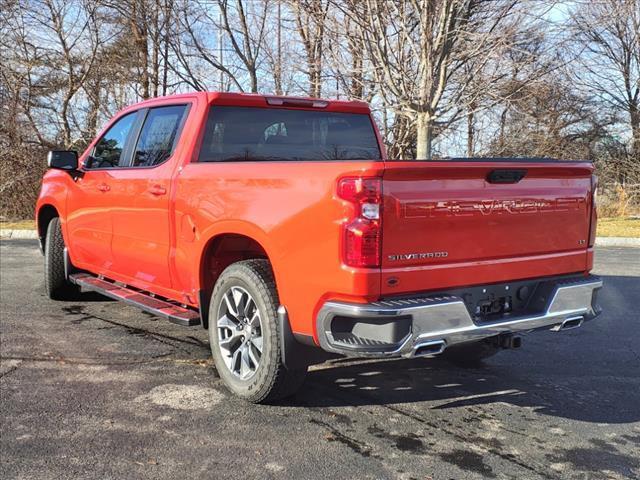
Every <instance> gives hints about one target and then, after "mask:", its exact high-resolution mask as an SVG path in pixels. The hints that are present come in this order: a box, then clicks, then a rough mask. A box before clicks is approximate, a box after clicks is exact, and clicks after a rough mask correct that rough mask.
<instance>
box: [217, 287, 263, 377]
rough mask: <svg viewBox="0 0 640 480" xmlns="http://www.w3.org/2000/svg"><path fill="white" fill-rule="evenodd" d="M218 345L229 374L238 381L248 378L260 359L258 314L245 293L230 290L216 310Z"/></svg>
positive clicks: (249, 296)
mask: <svg viewBox="0 0 640 480" xmlns="http://www.w3.org/2000/svg"><path fill="white" fill-rule="evenodd" d="M217 318H218V325H217V327H218V345H219V347H220V352H221V353H222V358H223V360H224V363H225V365H226V366H227V368H228V369H229V371H230V372H231V373H232V374H233V375H234V376H236V377H237V378H239V379H241V380H247V379H249V378H251V377H252V376H253V375H254V374H255V373H256V370H257V369H258V366H259V365H260V359H261V357H262V345H263V342H262V319H261V318H260V310H259V309H258V306H257V304H256V302H255V300H254V299H253V297H252V296H251V294H250V293H249V292H247V290H245V289H244V288H242V287H238V286H233V287H230V288H229V289H228V290H227V291H226V292H225V293H224V295H223V296H222V301H221V302H220V306H219V307H218V317H217Z"/></svg>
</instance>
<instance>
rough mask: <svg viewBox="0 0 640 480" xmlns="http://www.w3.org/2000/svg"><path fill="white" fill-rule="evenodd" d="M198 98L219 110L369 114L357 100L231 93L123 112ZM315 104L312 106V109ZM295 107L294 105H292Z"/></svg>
mask: <svg viewBox="0 0 640 480" xmlns="http://www.w3.org/2000/svg"><path fill="white" fill-rule="evenodd" d="M194 96H195V97H201V98H203V99H204V100H205V101H206V102H207V103H210V104H212V105H221V106H238V107H262V108H299V109H306V110H324V111H330V112H343V113H364V114H370V113H371V111H370V109H369V105H368V104H367V103H366V102H362V101H359V100H332V99H321V98H311V97H293V96H282V95H263V94H258V93H231V92H190V93H180V94H175V95H167V96H164V97H155V98H149V99H147V100H143V101H141V102H138V103H136V104H134V105H130V106H128V107H127V108H125V109H124V110H123V112H124V111H128V110H131V109H135V108H140V107H143V106H146V105H148V106H154V105H158V104H162V103H163V101H175V100H180V99H183V98H184V99H187V98H193V97H194ZM278 101H282V102H281V104H280V105H278V104H277V103H280V102H278ZM314 102H315V104H316V105H313V104H314ZM296 103H298V104H297V105H296Z"/></svg>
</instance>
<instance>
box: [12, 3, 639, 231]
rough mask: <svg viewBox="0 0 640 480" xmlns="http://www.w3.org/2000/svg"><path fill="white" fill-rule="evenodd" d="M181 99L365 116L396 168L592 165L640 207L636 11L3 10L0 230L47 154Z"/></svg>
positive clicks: (212, 6) (57, 6)
mask: <svg viewBox="0 0 640 480" xmlns="http://www.w3.org/2000/svg"><path fill="white" fill-rule="evenodd" d="M193 90H223V91H238V92H259V93H275V94H284V95H306V96H311V97H324V98H339V99H362V100H365V101H367V102H370V104H371V105H372V108H373V110H374V112H375V116H376V119H377V122H378V125H379V127H380V129H381V131H382V134H383V136H384V139H385V143H386V146H387V150H388V154H389V156H390V157H393V158H407V159H409V158H418V159H430V158H446V157H452V156H519V157H520V156H527V157H557V158H562V159H589V160H593V161H595V162H596V165H597V168H598V174H599V176H600V182H601V185H602V186H603V187H602V188H603V193H604V194H605V197H606V198H609V199H610V200H611V199H613V200H615V201H613V202H612V203H610V205H612V206H610V207H608V208H609V209H610V211H606V212H604V213H605V214H606V215H625V214H628V213H629V211H630V209H633V208H634V205H637V202H638V201H639V198H640V0H593V1H586V0H585V1H579V0H567V1H542V0H387V1H385V0H33V1H26V0H21V1H13V0H0V102H1V115H2V118H1V119H0V120H1V122H0V166H1V169H2V179H1V182H0V195H1V200H0V215H1V216H2V217H4V218H5V219H10V218H29V217H31V216H32V215H33V205H34V200H35V198H36V196H37V191H38V188H39V184H40V178H41V176H42V173H43V171H44V166H45V155H46V151H47V150H48V149H52V148H63V149H76V150H83V148H84V147H86V145H87V143H88V142H89V141H90V140H91V139H92V138H93V137H94V136H95V135H96V133H97V132H98V131H99V129H100V128H101V127H102V125H103V124H104V123H105V122H106V121H107V120H108V119H109V118H110V117H111V116H113V115H114V114H115V113H116V112H117V111H118V110H120V109H121V108H123V107H124V106H126V105H129V104H131V103H134V102H136V101H139V100H141V99H145V98H150V97H155V96H160V95H168V94H172V93H177V92H187V91H193Z"/></svg>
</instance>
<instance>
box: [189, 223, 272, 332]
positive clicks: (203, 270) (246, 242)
mask: <svg viewBox="0 0 640 480" xmlns="http://www.w3.org/2000/svg"><path fill="white" fill-rule="evenodd" d="M253 258H263V259H266V260H267V261H269V263H270V265H271V268H273V262H272V258H271V257H270V255H269V253H268V251H267V249H266V248H265V247H264V243H263V242H260V241H258V240H256V238H255V236H254V235H247V234H245V233H239V232H225V233H218V234H216V235H214V236H212V237H211V238H210V239H209V240H208V241H207V242H206V243H205V245H204V248H203V250H202V254H201V256H200V264H199V285H200V289H199V293H198V297H199V298H198V303H199V305H200V314H201V319H202V326H203V327H204V328H205V329H206V328H208V322H209V315H208V313H209V301H210V299H211V293H212V292H213V287H214V285H215V283H216V281H217V280H218V278H219V277H220V274H221V273H222V272H223V271H224V269H225V268H227V267H228V266H229V265H231V264H232V263H236V262H239V261H241V260H249V259H253ZM274 274H275V272H274Z"/></svg>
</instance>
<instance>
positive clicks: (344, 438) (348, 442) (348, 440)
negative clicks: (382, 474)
mask: <svg viewBox="0 0 640 480" xmlns="http://www.w3.org/2000/svg"><path fill="white" fill-rule="evenodd" d="M309 423H313V424H314V425H319V426H321V427H322V428H324V429H325V430H327V431H328V432H329V433H330V436H329V437H327V440H328V441H330V442H340V443H341V444H343V445H345V446H347V447H349V448H350V449H351V450H353V451H354V452H356V453H357V454H359V455H362V456H363V457H365V458H369V457H373V458H379V457H378V456H377V455H372V454H371V450H372V447H371V446H370V445H367V444H366V443H364V442H362V441H360V440H357V439H355V438H353V437H350V436H348V435H346V434H344V433H342V432H341V431H340V430H338V429H337V428H335V427H334V426H332V425H330V424H328V423H326V422H323V421H322V420H318V419H317V418H310V419H309Z"/></svg>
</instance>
